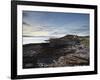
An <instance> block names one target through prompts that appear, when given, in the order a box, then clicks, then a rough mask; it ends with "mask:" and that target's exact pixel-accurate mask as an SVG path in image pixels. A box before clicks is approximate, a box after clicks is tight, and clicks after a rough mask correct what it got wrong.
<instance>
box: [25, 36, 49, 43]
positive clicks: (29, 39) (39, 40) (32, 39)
mask: <svg viewBox="0 0 100 80" xmlns="http://www.w3.org/2000/svg"><path fill="white" fill-rule="evenodd" d="M49 38H50V37H23V44H30V43H47V41H45V40H48V39H49Z"/></svg>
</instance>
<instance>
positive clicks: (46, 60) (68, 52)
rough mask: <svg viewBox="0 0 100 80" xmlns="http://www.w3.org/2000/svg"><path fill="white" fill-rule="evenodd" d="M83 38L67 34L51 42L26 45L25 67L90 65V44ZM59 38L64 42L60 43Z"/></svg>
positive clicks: (24, 52)
mask: <svg viewBox="0 0 100 80" xmlns="http://www.w3.org/2000/svg"><path fill="white" fill-rule="evenodd" d="M83 39H85V38H81V39H80V37H78V36H66V37H63V38H60V39H59V40H58V39H53V40H52V41H51V42H50V43H42V44H28V45H24V46H23V68H41V67H63V66H84V65H85V66H86V65H89V46H87V45H86V44H85V43H83V42H86V41H83ZM55 40H56V41H55ZM57 40H58V41H60V40H61V41H62V42H61V43H60V44H59V43H58V42H57ZM63 40H64V42H63ZM66 41H67V42H66ZM64 43H65V44H64Z"/></svg>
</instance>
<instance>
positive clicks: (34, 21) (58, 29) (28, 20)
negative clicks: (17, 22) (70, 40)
mask: <svg viewBox="0 0 100 80" xmlns="http://www.w3.org/2000/svg"><path fill="white" fill-rule="evenodd" d="M22 22H23V37H62V36H65V35H67V34H73V35H79V36H87V35H89V14H82V13H61V12H39V11H23V20H22Z"/></svg>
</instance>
